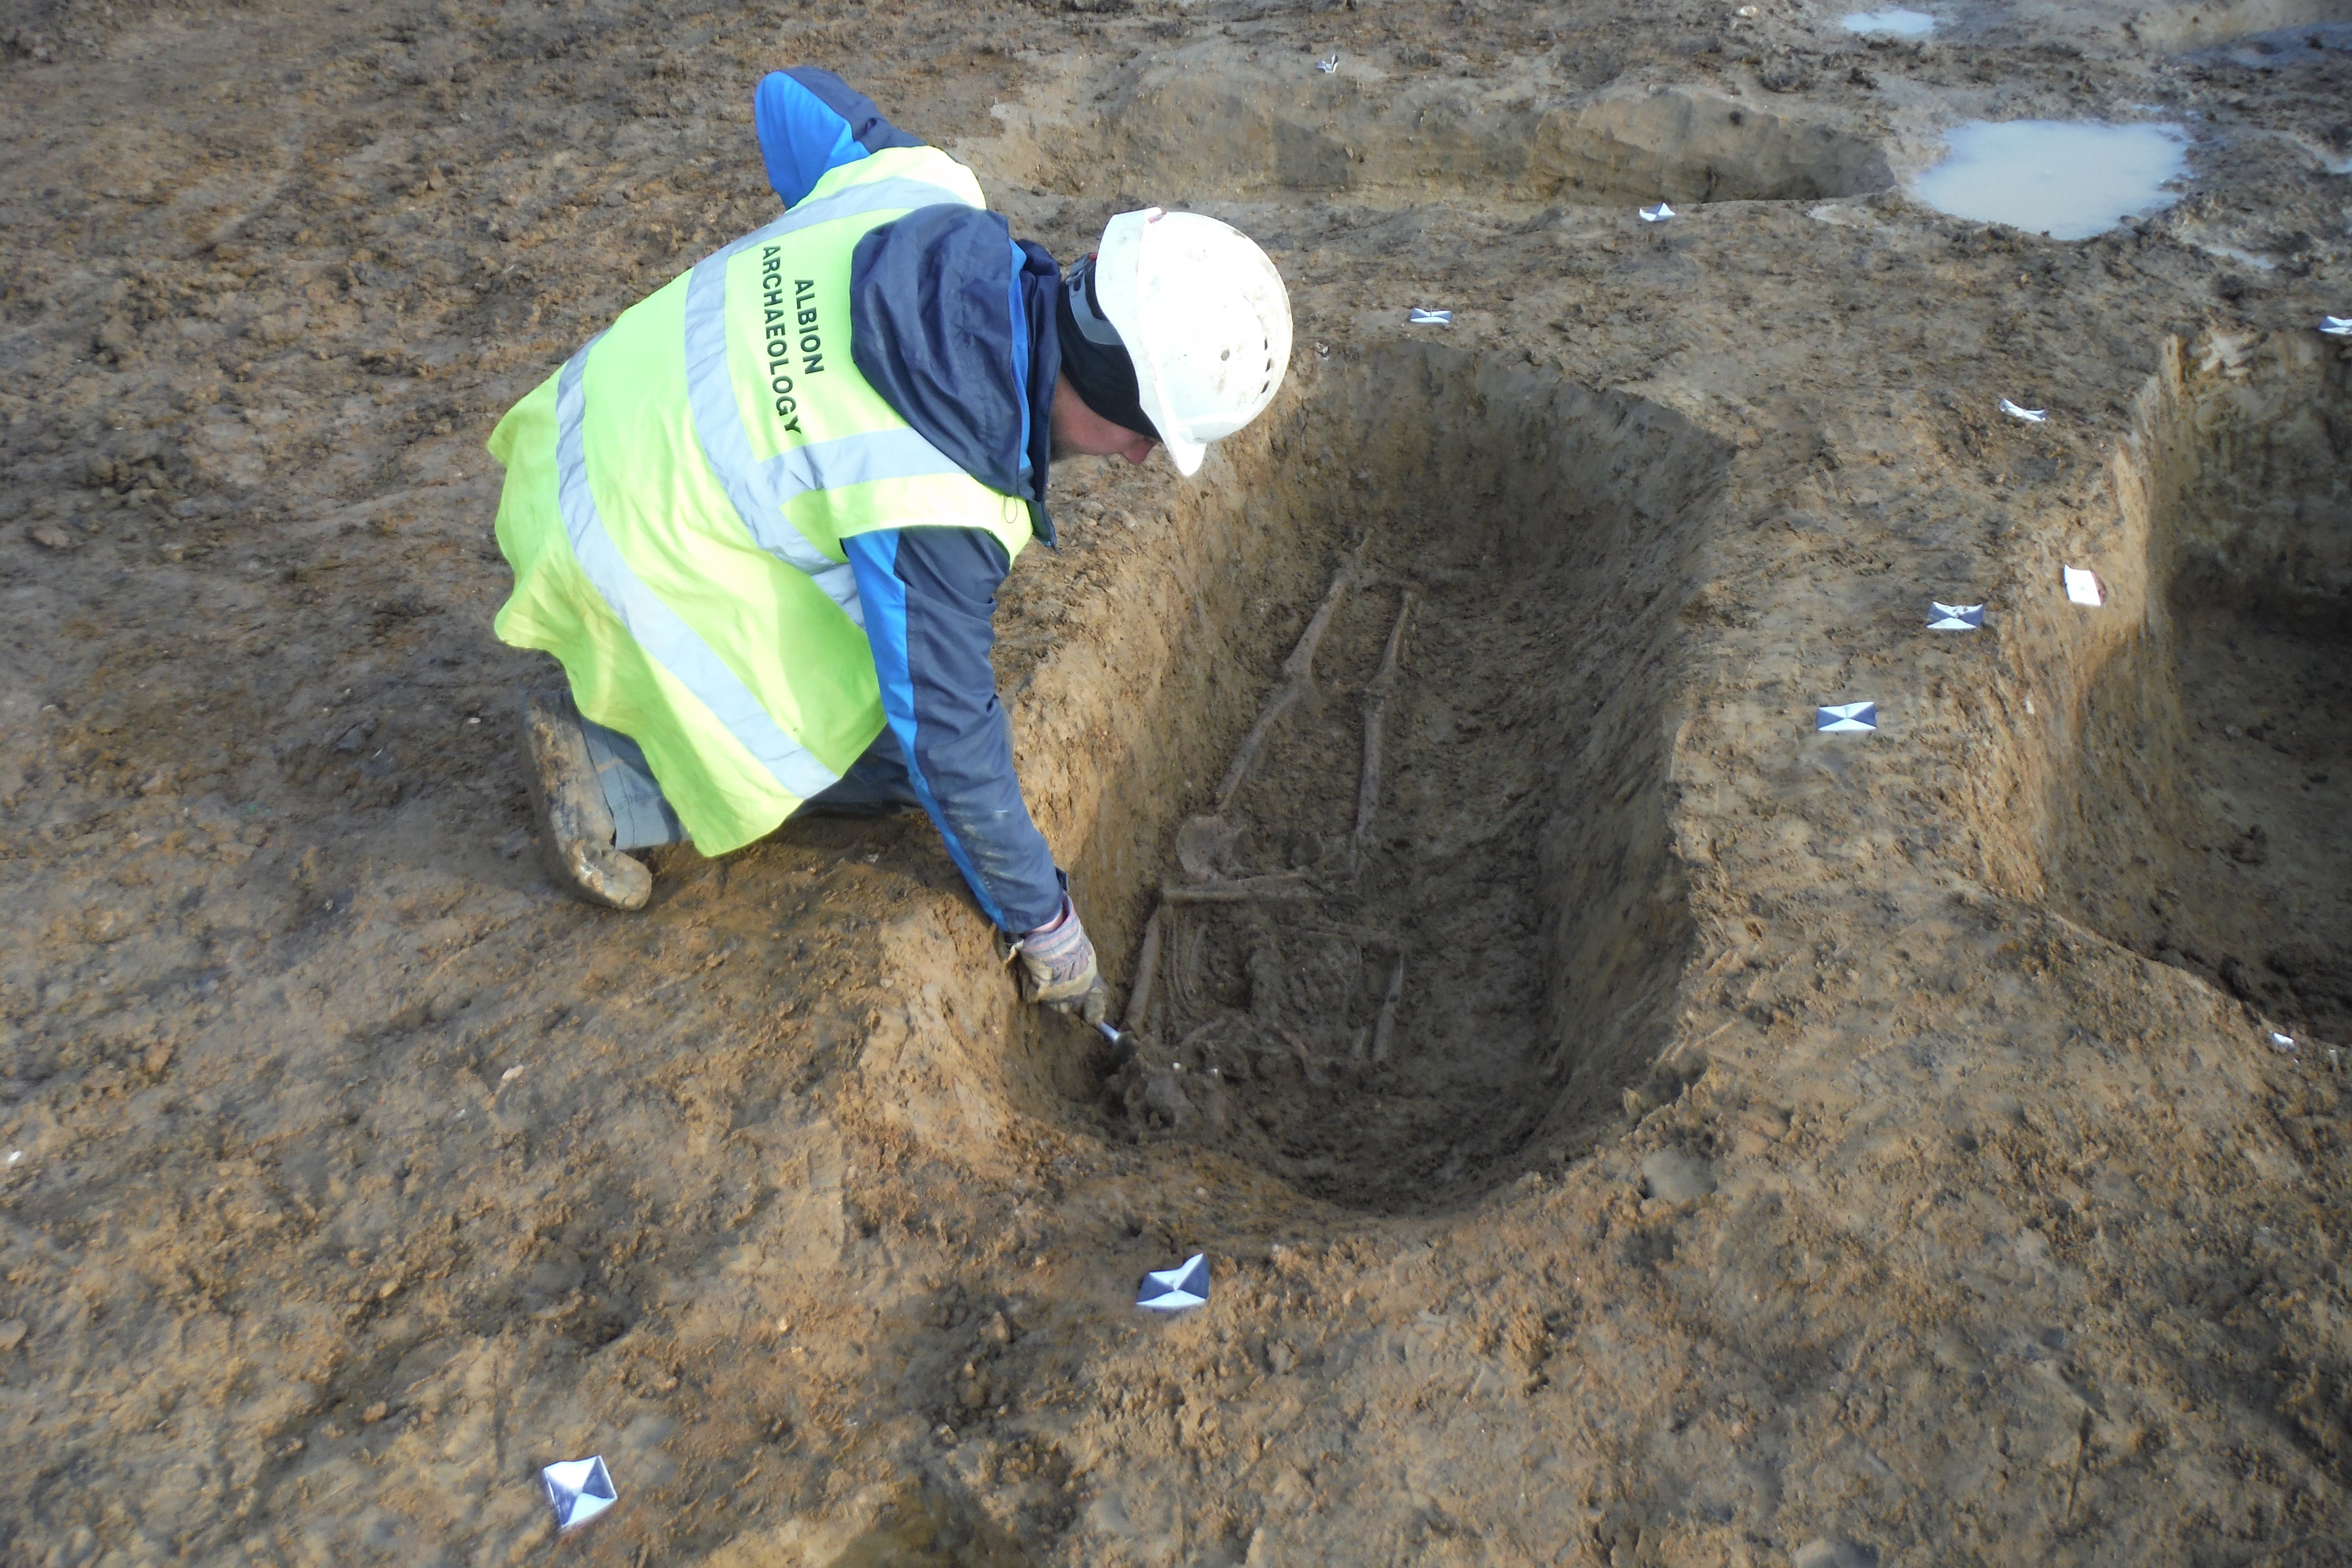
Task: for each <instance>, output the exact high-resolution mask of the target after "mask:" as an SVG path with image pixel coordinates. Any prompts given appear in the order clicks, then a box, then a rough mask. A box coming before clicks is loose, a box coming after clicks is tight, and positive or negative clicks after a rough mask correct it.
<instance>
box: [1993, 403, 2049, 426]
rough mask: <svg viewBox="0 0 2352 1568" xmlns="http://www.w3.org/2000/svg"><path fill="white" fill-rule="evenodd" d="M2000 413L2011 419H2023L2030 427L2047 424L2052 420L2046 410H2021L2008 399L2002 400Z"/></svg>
mask: <svg viewBox="0 0 2352 1568" xmlns="http://www.w3.org/2000/svg"><path fill="white" fill-rule="evenodd" d="M2000 411H2001V412H2002V413H2003V414H2006V415H2008V416H2010V417H2011V419H2022V420H2024V421H2025V422H2026V423H2027V424H2028V425H2042V424H2046V423H2047V422H2048V421H2049V418H2050V415H2049V413H2048V411H2047V410H2045V409H2040V408H2020V407H2019V406H2018V405H2016V404H2014V403H2011V401H2010V400H2009V399H2008V398H2006V397H2004V398H2002V399H2001V400H2000Z"/></svg>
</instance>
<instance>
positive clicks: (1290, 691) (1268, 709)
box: [1216, 532, 1371, 815]
mask: <svg viewBox="0 0 2352 1568" xmlns="http://www.w3.org/2000/svg"><path fill="white" fill-rule="evenodd" d="M1370 542H1371V534H1370V532H1367V533H1366V534H1365V535H1364V537H1363V539H1362V540H1361V541H1360V542H1358V544H1357V546H1356V550H1355V553H1354V554H1352V555H1350V556H1349V558H1348V559H1347V560H1345V561H1343V562H1341V563H1339V570H1338V571H1337V572H1334V573H1332V574H1331V586H1330V587H1328V588H1327V589H1325V590H1324V593H1323V602H1322V604H1320V605H1317V606H1316V609H1315V616H1314V618H1313V619H1311V620H1309V621H1308V622H1307V629H1306V630H1305V631H1303V632H1301V633H1299V634H1298V646H1297V647H1294V648H1292V649H1291V650H1290V657H1289V658H1286V659H1284V660H1283V661H1282V686H1281V687H1280V689H1277V690H1276V692H1275V694H1274V695H1273V696H1272V697H1269V698H1267V699H1266V703H1265V708H1264V709H1262V710H1259V713H1258V716H1257V722H1256V723H1255V724H1252V725H1251V726H1250V731H1249V733H1248V734H1247V735H1245V736H1244V737H1243V739H1242V744H1241V749H1240V750H1239V751H1237V752H1234V761H1233V765H1232V766H1231V767H1228V768H1227V769H1226V770H1225V776H1224V777H1223V779H1220V780H1219V781H1218V782H1217V806H1216V810H1217V814H1218V815H1223V812H1224V810H1225V808H1226V807H1227V806H1229V805H1233V803H1234V796H1235V795H1239V794H1241V790H1242V784H1244V782H1245V781H1246V780H1247V779H1248V778H1249V771H1250V769H1252V768H1253V767H1255V766H1256V765H1257V759H1258V753H1259V752H1263V751H1265V741H1266V737H1267V736H1268V735H1270V734H1272V733H1273V732H1274V726H1275V722H1276V721H1277V720H1279V719H1280V718H1281V717H1282V716H1283V714H1284V713H1285V712H1286V711H1287V710H1289V708H1290V705H1291V704H1292V703H1294V702H1296V701H1297V700H1299V698H1301V697H1303V696H1305V695H1306V693H1307V689H1309V688H1310V687H1312V686H1313V685H1314V684H1315V650H1316V648H1317V647H1318V646H1319V645H1320V644H1321V643H1322V641H1323V634H1324V632H1325V631H1326V630H1327V629H1328V628H1329V626H1330V625H1331V617H1332V616H1333V615H1334V614H1335V613H1337V612H1338V610H1339V596H1340V595H1342V594H1344V593H1346V592H1347V591H1348V584H1349V582H1350V581H1351V580H1352V579H1353V578H1354V577H1355V575H1356V574H1357V572H1358V571H1359V570H1360V569H1361V567H1362V564H1363V559H1364V546H1365V545H1367V544H1369V543H1370Z"/></svg>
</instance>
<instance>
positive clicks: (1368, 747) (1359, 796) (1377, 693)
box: [1348, 588, 1412, 871]
mask: <svg viewBox="0 0 2352 1568" xmlns="http://www.w3.org/2000/svg"><path fill="white" fill-rule="evenodd" d="M1411 615H1412V590H1411V589H1410V588H1408V589H1406V590H1405V594H1404V599H1403V602H1402V604H1400V605H1398V606H1397V618H1396V626H1394V627H1393V628H1391V631H1390V632H1389V646H1388V649H1387V651H1386V652H1384V653H1382V654H1381V668H1380V673H1379V674H1377V675H1375V676H1373V677H1372V684H1371V701H1370V704H1369V705H1368V706H1367V707H1366V709H1365V711H1364V773H1363V779H1362V782H1361V783H1360V784H1358V786H1357V788H1356V831H1355V832H1354V833H1353V834H1352V835H1350V836H1349V839H1348V869H1349V870H1350V871H1352V870H1354V869H1355V868H1356V862H1357V860H1358V858H1360V857H1361V856H1362V854H1363V852H1364V844H1365V842H1366V840H1368V839H1370V837H1371V836H1372V817H1373V816H1374V815H1375V814H1376V813H1377V812H1378V811H1379V810H1380V805H1381V720H1382V718H1383V717H1385V715H1386V713H1387V711H1388V705H1389V693H1390V692H1391V691H1393V690H1394V689H1396V680H1397V656H1398V654H1399V652H1400V651H1401V650H1402V648H1403V647H1404V624H1405V620H1406V617H1408V616H1411Z"/></svg>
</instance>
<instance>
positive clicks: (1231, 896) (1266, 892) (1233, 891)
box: [1160, 871, 1315, 906]
mask: <svg viewBox="0 0 2352 1568" xmlns="http://www.w3.org/2000/svg"><path fill="white" fill-rule="evenodd" d="M1314 896H1315V889H1314V887H1313V886H1312V885H1311V884H1310V883H1309V882H1308V881H1307V879H1306V877H1305V876H1304V875H1303V874H1302V873H1300V872H1297V871H1285V872H1281V873H1279V874H1278V875H1276V876H1272V877H1244V878H1241V879H1238V880H1236V881H1231V882H1194V883H1192V884H1191V885H1189V886H1186V887H1181V888H1162V889H1160V903H1161V904H1162V905H1163V906H1165V905H1168V904H1245V903H1249V902H1251V901H1253V900H1257V899H1311V898H1313V897H1314Z"/></svg>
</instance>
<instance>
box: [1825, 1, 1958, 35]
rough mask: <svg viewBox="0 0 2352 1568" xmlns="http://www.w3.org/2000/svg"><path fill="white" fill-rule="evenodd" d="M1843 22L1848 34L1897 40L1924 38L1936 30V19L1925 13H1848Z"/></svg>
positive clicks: (1899, 10)
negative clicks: (1887, 37) (1877, 34)
mask: <svg viewBox="0 0 2352 1568" xmlns="http://www.w3.org/2000/svg"><path fill="white" fill-rule="evenodd" d="M1843 21H1844V23H1845V30H1846V31H1847V32H1849V33H1882V34H1885V35H1887V36H1889V37H1897V38H1924V37H1927V35H1928V34H1930V33H1932V32H1934V31H1935V30H1936V18H1935V17H1933V16H1929V15H1927V13H1926V12H1925V11H1905V10H1902V9H1900V8H1897V9H1895V10H1892V11H1850V12H1848V13H1846V15H1845V16H1844V18H1843Z"/></svg>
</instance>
